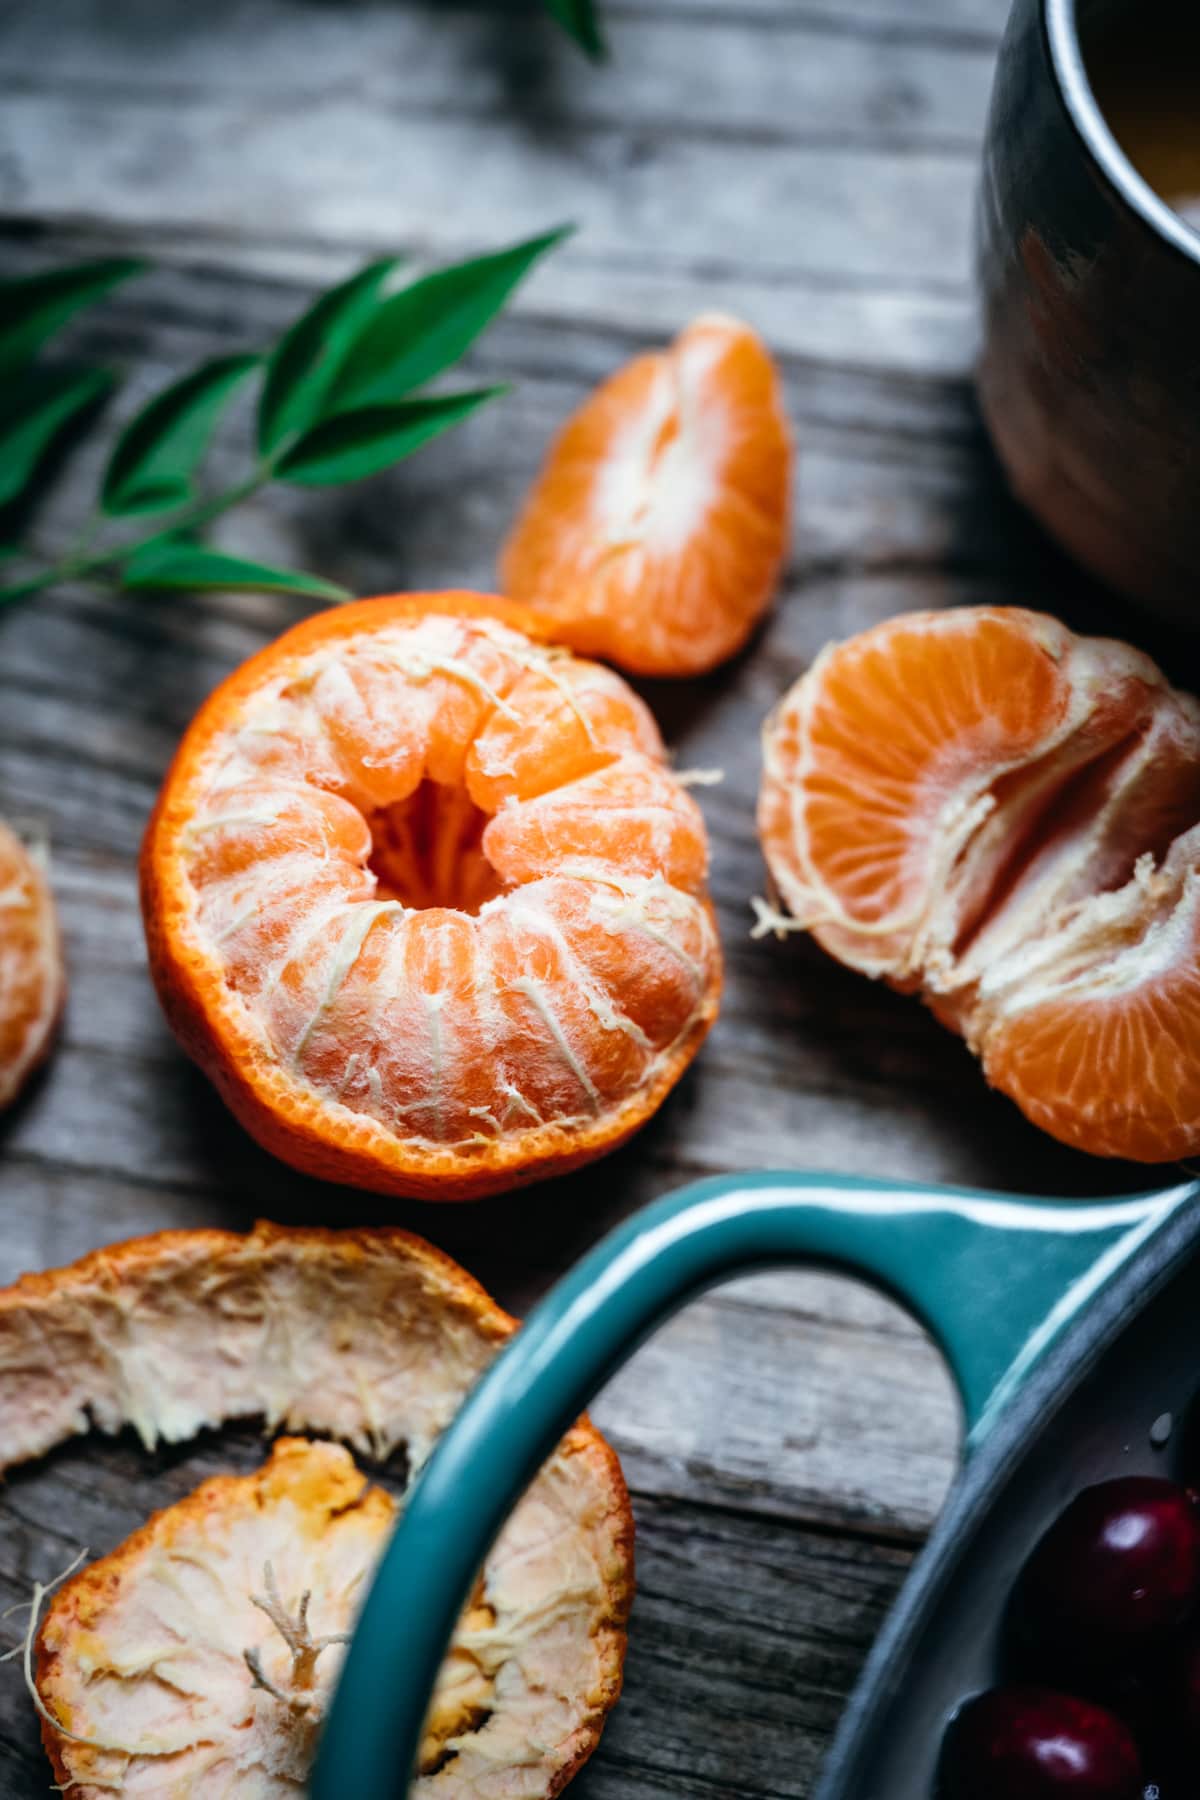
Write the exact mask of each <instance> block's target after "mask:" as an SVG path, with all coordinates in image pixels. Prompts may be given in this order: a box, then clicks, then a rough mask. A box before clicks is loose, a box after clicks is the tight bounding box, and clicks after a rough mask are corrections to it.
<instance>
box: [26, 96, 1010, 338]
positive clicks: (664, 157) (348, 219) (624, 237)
mask: <svg viewBox="0 0 1200 1800" xmlns="http://www.w3.org/2000/svg"><path fill="white" fill-rule="evenodd" d="M114 110H115V109H114ZM120 119H121V129H120V131H119V132H117V131H115V130H114V128H113V126H114V117H113V110H110V109H106V108H103V107H97V106H94V105H92V104H91V103H90V102H89V101H88V100H87V99H85V98H75V97H73V96H71V95H70V94H58V93H44V94H41V93H34V94H29V93H20V92H17V93H14V94H12V95H10V96H9V98H8V99H7V100H6V102H5V108H4V117H3V127H2V130H3V136H2V139H0V142H2V145H3V150H4V165H3V166H4V191H3V193H2V194H0V210H2V211H3V213H4V215H5V216H7V217H8V218H10V219H30V218H35V219H36V218H42V219H49V220H70V219H78V218H86V217H88V216H89V215H93V214H101V215H103V216H104V217H105V218H106V219H107V220H108V221H109V223H110V224H117V223H120V224H123V225H128V226H130V227H135V228H136V227H141V228H143V229H145V228H161V227H164V226H169V227H171V228H172V229H176V230H177V229H179V228H180V227H181V226H182V227H186V228H187V229H188V230H191V231H213V230H220V231H221V232H223V233H226V234H228V235H229V236H232V237H237V236H245V237H246V238H248V239H250V238H254V237H256V236H257V235H259V234H260V233H261V232H262V231H263V230H264V229H265V230H267V231H268V232H269V233H270V234H271V235H274V236H276V237H283V238H293V239H301V240H304V239H309V238H316V239H319V240H321V241H323V242H325V243H327V244H332V245H352V246H355V247H356V248H362V247H368V246H370V247H375V248H377V249H389V248H403V247H405V246H409V245H416V246H419V247H420V248H422V249H423V250H428V251H436V252H437V253H438V254H441V253H444V252H449V251H453V250H455V249H458V248H463V249H465V248H467V247H471V246H475V245H479V244H484V243H488V242H491V241H494V239H495V237H496V234H497V221H498V220H501V219H503V220H504V221H505V222H506V223H505V232H506V234H510V235H518V234H524V233H528V234H532V233H534V232H536V231H538V230H541V229H545V227H546V226H547V225H548V224H552V223H554V222H556V221H558V220H562V219H575V220H577V221H578V222H579V224H580V227H581V238H580V241H579V245H578V247H572V248H568V249H567V250H565V251H563V252H562V254H561V256H560V258H559V259H558V265H557V269H556V270H555V271H553V272H552V271H546V272H544V273H543V274H542V276H541V277H540V280H538V279H536V278H535V285H532V286H531V289H530V293H531V295H532V297H533V298H532V300H531V302H530V304H533V303H534V301H536V302H537V303H538V304H539V305H540V306H541V308H542V310H543V311H544V310H546V308H547V307H548V306H549V303H550V300H551V297H552V296H553V295H554V293H555V292H556V289H557V285H558V280H559V279H560V273H559V272H560V271H561V269H562V268H563V267H570V268H571V269H572V270H573V271H574V273H575V275H576V278H577V280H578V279H580V278H581V277H582V274H583V272H584V271H585V270H587V269H591V270H592V271H593V277H594V279H596V280H600V279H604V278H606V277H607V276H608V275H609V274H611V271H612V267H613V265H614V264H617V265H619V264H620V263H621V262H622V261H623V260H624V261H627V260H629V259H630V258H633V259H636V260H637V261H638V262H642V261H645V262H647V263H648V264H649V265H650V266H651V267H654V266H656V265H657V266H665V267H675V268H676V269H678V268H679V267H681V266H682V267H689V266H699V267H701V268H703V267H704V266H705V265H707V264H710V263H713V262H715V263H716V264H717V265H718V266H724V267H725V268H726V269H735V270H736V271H737V272H738V273H739V274H740V273H743V272H744V273H747V274H750V275H754V274H759V275H764V274H770V275H771V276H773V277H774V278H775V279H781V278H790V277H792V276H793V275H795V276H798V277H801V278H802V277H804V276H805V275H808V276H821V277H826V278H829V277H832V276H839V277H843V278H848V280H849V281H860V282H873V283H876V284H886V283H889V282H890V283H894V284H896V285H901V286H903V285H907V286H909V287H922V286H932V287H934V288H940V289H945V288H946V287H947V286H948V285H949V286H960V285H962V284H964V283H965V282H966V280H967V278H968V273H969V265H968V256H967V249H968V243H969V229H968V228H969V220H970V209H971V203H972V198H973V194H974V189H975V167H974V159H973V158H972V157H970V156H963V155H959V154H944V153H938V152H934V151H929V150H919V151H914V152H913V153H912V154H911V155H907V156H903V157H898V156H896V155H894V154H892V153H891V152H890V151H886V150H878V149H865V150H862V151H859V150H843V149H838V148H836V147H834V148H830V147H826V146H825V145H818V146H816V147H814V148H812V149H806V148H804V147H803V146H799V147H793V146H791V145H789V144H774V143H764V144H752V143H747V142H745V141H744V140H741V139H739V140H737V141H734V142H730V143H711V142H708V141H702V142H690V141H689V142H684V141H680V140H679V139H678V138H676V137H673V136H666V137H663V138H661V139H657V140H654V141H649V140H644V139H641V138H639V137H638V136H637V134H636V133H631V132H627V131H625V130H624V129H622V128H620V127H617V126H610V127H597V129H596V131H595V132H594V133H593V134H591V135H590V136H589V138H588V139H587V140H586V149H587V153H586V154H584V153H583V150H584V144H583V142H580V144H579V146H578V152H577V154H575V155H573V156H570V157H566V156H564V155H563V154H562V149H561V145H560V144H559V143H558V142H556V141H555V139H554V137H553V135H552V134H548V135H547V136H546V137H538V136H532V137H531V138H529V139H526V140H525V141H514V138H513V134H512V130H511V126H510V124H509V122H508V121H507V120H492V119H486V118H479V119H474V118H466V119H452V118H443V117H440V116H434V117H430V118H425V117H422V118H413V117H411V116H410V115H409V114H408V113H406V112H405V111H404V110H400V111H397V112H395V113H393V114H391V115H390V116H388V115H385V114H383V113H380V112H372V111H370V110H369V109H367V108H365V107H362V106H360V105H359V104H358V103H357V101H356V100H355V99H353V98H344V97H342V96H341V95H340V94H339V93H338V92H337V91H336V90H335V91H333V92H331V93H327V94H322V95H319V96H314V97H313V98H312V99H311V100H310V101H309V102H308V103H307V104H305V105H304V106H303V107H296V108H290V107H282V108H280V109H278V110H275V109H265V110H261V111H260V110H258V109H256V108H254V107H253V106H250V107H247V106H246V105H244V104H234V103H233V101H231V100H229V99H226V98H225V97H224V96H222V95H221V94H219V93H218V94H208V95H207V96H205V97H204V99H203V100H202V101H199V102H198V103H197V105H196V106H194V107H189V108H187V109H180V108H179V107H177V106H176V105H175V104H174V103H173V102H172V101H171V99H170V98H160V97H159V96H158V95H157V94H156V93H155V92H151V93H149V94H147V96H146V99H145V101H144V103H143V104H142V105H139V106H136V107H134V106H126V107H125V108H124V109H123V110H122V111H121V113H120ZM401 170H402V171H403V180H398V179H397V176H398V172H399V171H401ZM764 218H767V219H772V220H774V221H776V222H777V228H776V230H774V231H772V232H771V233H769V234H766V233H764V232H763V230H762V228H761V220H762V219H764ZM667 246H669V249H668V248H667Z"/></svg>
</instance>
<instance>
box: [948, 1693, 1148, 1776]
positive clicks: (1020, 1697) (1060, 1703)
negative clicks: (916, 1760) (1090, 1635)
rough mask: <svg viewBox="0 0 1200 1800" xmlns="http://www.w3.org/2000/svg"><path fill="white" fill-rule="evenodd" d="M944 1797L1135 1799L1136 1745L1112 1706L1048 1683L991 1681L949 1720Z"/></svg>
mask: <svg viewBox="0 0 1200 1800" xmlns="http://www.w3.org/2000/svg"><path fill="white" fill-rule="evenodd" d="M942 1781H943V1793H944V1795H945V1800H1143V1792H1144V1782H1143V1778H1142V1769H1141V1764H1140V1762H1139V1759H1138V1752H1137V1746H1136V1745H1135V1743H1134V1741H1133V1738H1132V1736H1131V1735H1130V1732H1129V1729H1128V1727H1127V1726H1125V1725H1123V1724H1122V1723H1121V1721H1120V1719H1118V1718H1117V1716H1116V1714H1115V1713H1110V1712H1105V1711H1104V1709H1103V1707H1100V1706H1093V1705H1092V1704H1091V1703H1090V1701H1087V1700H1076V1699H1073V1698H1072V1697H1071V1696H1070V1695H1069V1694H1056V1693H1055V1692H1054V1690H1053V1689H1052V1688H1036V1687H1025V1688H1020V1687H1012V1688H993V1689H992V1691H991V1692H990V1693H987V1694H981V1695H980V1696H979V1697H978V1699H975V1700H971V1701H969V1702H968V1704H967V1705H966V1706H964V1707H963V1709H962V1711H961V1712H960V1713H959V1714H958V1717H957V1718H956V1719H955V1720H954V1722H953V1724H952V1725H951V1727H950V1731H949V1734H948V1736H947V1739H946V1749H945V1755H944V1758H943V1763H942Z"/></svg>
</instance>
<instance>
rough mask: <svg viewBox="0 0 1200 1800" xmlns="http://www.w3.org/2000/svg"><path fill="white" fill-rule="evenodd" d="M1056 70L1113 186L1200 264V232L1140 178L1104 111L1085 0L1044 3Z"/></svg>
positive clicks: (1071, 111)
mask: <svg viewBox="0 0 1200 1800" xmlns="http://www.w3.org/2000/svg"><path fill="white" fill-rule="evenodd" d="M1041 11H1042V22H1043V26H1044V29H1045V34H1046V44H1047V48H1048V51H1049V57H1050V66H1051V69H1052V70H1053V73H1054V78H1055V80H1056V81H1057V83H1058V89H1059V93H1060V94H1061V96H1062V100H1063V105H1064V107H1065V108H1066V111H1067V115H1068V117H1069V118H1070V120H1071V122H1072V124H1073V125H1074V127H1075V129H1076V131H1077V132H1078V134H1079V136H1080V138H1081V139H1082V141H1083V144H1084V146H1085V148H1086V149H1087V151H1088V152H1089V154H1090V155H1091V157H1092V158H1093V160H1094V161H1095V162H1096V163H1097V164H1098V166H1099V168H1100V171H1101V173H1102V174H1103V175H1104V177H1105V178H1106V180H1107V181H1108V183H1109V185H1110V186H1111V187H1112V188H1113V189H1114V190H1115V191H1116V193H1117V194H1118V195H1119V197H1120V198H1121V199H1122V200H1123V201H1124V202H1125V203H1126V205H1127V206H1128V207H1129V208H1130V209H1131V210H1132V211H1133V212H1134V213H1135V214H1136V215H1137V216H1138V217H1139V218H1140V219H1141V220H1142V222H1143V223H1144V224H1145V225H1147V226H1148V227H1149V228H1150V230H1151V231H1153V232H1154V234H1155V236H1156V237H1158V238H1159V239H1160V240H1162V241H1163V242H1165V243H1166V244H1168V245H1169V246H1170V247H1171V248H1172V249H1173V250H1176V251H1178V252H1179V253H1180V254H1181V255H1183V256H1185V257H1186V258H1187V260H1188V261H1189V262H1190V263H1192V264H1200V231H1196V230H1194V229H1193V228H1192V226H1190V225H1189V224H1187V222H1186V221H1185V220H1184V219H1183V218H1181V217H1180V215H1179V214H1178V213H1177V212H1176V211H1175V210H1174V208H1173V207H1171V206H1169V205H1168V204H1167V202H1166V201H1165V200H1163V199H1160V197H1159V196H1158V194H1156V193H1155V191H1154V189H1153V188H1152V187H1151V186H1150V183H1149V182H1148V181H1146V180H1145V179H1144V177H1143V176H1141V175H1139V174H1138V171H1137V170H1136V169H1135V168H1134V166H1133V164H1132V163H1131V162H1130V160H1129V158H1128V157H1127V156H1126V154H1125V152H1124V150H1122V148H1121V146H1120V144H1119V143H1118V142H1117V139H1116V137H1115V136H1114V135H1113V132H1112V130H1111V128H1110V126H1109V124H1108V121H1107V119H1106V118H1105V117H1104V114H1103V112H1102V111H1101V109H1100V104H1099V102H1098V101H1097V99H1096V96H1095V93H1094V92H1093V90H1092V84H1091V81H1090V79H1089V77H1088V72H1087V64H1086V62H1085V60H1084V55H1083V49H1082V46H1081V44H1080V38H1079V0H1041Z"/></svg>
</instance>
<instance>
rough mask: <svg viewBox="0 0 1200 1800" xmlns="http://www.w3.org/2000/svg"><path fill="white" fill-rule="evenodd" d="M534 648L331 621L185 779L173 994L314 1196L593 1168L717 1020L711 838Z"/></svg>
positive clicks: (481, 612) (151, 857)
mask: <svg viewBox="0 0 1200 1800" xmlns="http://www.w3.org/2000/svg"><path fill="white" fill-rule="evenodd" d="M323 620H324V621H327V629H326V628H324V626H323ZM527 622H528V620H527V618H526V616H525V615H522V614H520V613H519V612H516V611H514V610H513V609H511V608H507V609H506V607H505V604H504V603H503V602H494V603H492V604H491V607H490V608H489V607H488V605H487V604H486V603H485V602H482V601H480V600H479V599H478V598H477V597H463V596H455V595H450V596H441V597H439V596H425V597H421V596H416V597H410V598H407V599H406V598H397V599H393V600H380V601H369V602H361V603H359V605H357V606H353V607H348V608H342V609H340V610H339V611H338V612H337V613H335V614H329V615H322V618H318V619H316V620H310V621H309V622H308V623H307V624H306V625H304V626H301V627H299V628H298V629H297V631H295V632H292V633H289V634H288V635H287V636H286V637H284V638H283V639H281V640H280V642H279V643H278V644H277V645H275V646H272V648H271V649H270V650H268V651H267V652H264V653H263V654H262V655H261V656H260V657H258V658H256V659H255V660H254V661H252V662H251V663H250V664H248V665H247V666H246V668H245V669H243V670H242V671H240V672H239V673H238V674H237V675H235V676H234V677H232V678H231V680H230V681H229V682H227V683H226V684H225V686H224V687H223V688H221V689H219V690H218V692H217V693H216V694H215V695H214V696H213V698H212V699H211V700H210V701H209V702H208V704H207V705H206V706H205V707H204V708H203V709H202V711H201V714H200V716H199V718H198V719H197V720H196V722H195V724H194V725H193V726H192V728H191V730H190V731H189V733H188V735H187V737H186V738H185V740H184V744H183V746H182V748H181V750H180V753H179V756H178V757H177V759H176V762H175V765H174V767H173V769H172V771H171V773H170V775H169V776H168V779H167V782H166V785H165V787H164V789H163V793H162V796H161V797H160V800H159V804H158V807H157V809H156V812H155V816H154V818H153V820H152V822H151V825H150V829H149V831H148V833H147V838H146V844H145V849H144V852H143V862H142V871H143V900H144V912H145V918H146V927H147V936H148V942H149V946H150V956H151V967H152V970H153V972H154V976H155V980H156V982H157V985H158V988H159V992H160V994H161V996H162V998H163V1002H164V1005H165V1007H166V1009H167V1012H168V1015H169V1016H170V1017H171V1019H172V1022H173V1023H174V1025H175V1027H176V1030H177V1032H178V1034H179V1036H180V1037H181V1039H182V1041H183V1043H184V1044H185V1046H186V1047H187V1048H188V1049H189V1050H190V1051H191V1052H192V1054H193V1055H195V1056H196V1058H197V1060H198V1061H200V1062H201V1064H202V1066H204V1067H205V1068H206V1069H207V1070H208V1071H209V1072H210V1073H211V1074H212V1076H213V1077H214V1079H215V1080H216V1081H217V1082H218V1085H220V1087H221V1088H222V1091H223V1092H224V1093H225V1095H226V1097H227V1098H228V1100H229V1102H230V1104H231V1106H232V1107H233V1109H234V1111H235V1112H236V1113H237V1114H238V1116H239V1117H240V1118H241V1119H242V1121H243V1123H244V1124H246V1125H247V1127H248V1128H249V1129H250V1130H251V1131H252V1132H253V1133H254V1134H255V1135H256V1136H257V1137H258V1138H259V1140H260V1141H261V1142H263V1143H264V1144H266V1145H267V1147H268V1148H271V1149H274V1150H276V1151H277V1152H278V1153H279V1154H281V1155H283V1156H284V1157H285V1158H287V1159H288V1160H290V1161H292V1162H294V1163H296V1164H297V1165H298V1166H300V1167H302V1168H305V1169H308V1170H311V1171H312V1172H314V1173H319V1174H325V1175H328V1176H330V1177H332V1178H334V1179H340V1180H345V1181H352V1182H356V1183H358V1184H360V1185H363V1186H368V1187H374V1188H377V1189H380V1190H382V1191H389V1192H401V1193H414V1194H424V1195H429V1196H432V1197H448V1198H459V1197H464V1196H469V1195H473V1194H479V1193H484V1192H489V1191H493V1190H495V1189H498V1188H502V1187H507V1186H512V1185H514V1184H515V1183H517V1182H519V1181H523V1180H528V1179H531V1178H533V1177H535V1176H538V1175H542V1174H546V1173H550V1172H551V1171H553V1170H556V1169H560V1168H565V1167H569V1166H570V1165H571V1164H572V1163H575V1162H579V1161H582V1160H584V1159H585V1158H587V1157H590V1156H594V1155H596V1154H598V1153H599V1152H600V1151H602V1150H605V1149H607V1148H610V1147H611V1146H612V1145H614V1144H616V1143H618V1142H620V1141H621V1140H622V1139H623V1138H624V1137H626V1136H628V1135H629V1133H630V1132H631V1131H633V1130H634V1129H635V1128H636V1127H637V1125H639V1124H640V1123H641V1122H642V1121H643V1120H644V1119H645V1118H646V1117H647V1116H649V1114H650V1113H651V1112H652V1111H653V1110H654V1109H655V1107H656V1106H657V1105H658V1104H659V1103H660V1101H661V1100H662V1098H663V1097H664V1095H665V1094H666V1093H667V1091H668V1090H669V1089H670V1087H671V1086H672V1085H673V1083H674V1082H675V1081H676V1080H677V1079H678V1077H679V1075H680V1074H681V1073H682V1071H683V1069H684V1068H685V1067H686V1065H687V1063H688V1062H689V1061H690V1060H691V1058H692V1056H693V1055H694V1054H695V1051H696V1049H697V1048H698V1047H699V1044H700V1041H701V1039H702V1038H703V1036H704V1034H705V1032H706V1031H707V1029H708V1026H709V1025H710V1023H711V1021H712V1018H713V1016H714V1014H715V1011H716V1005H717V997H718V990H719V983H720V961H719V950H718V946H717V941H716V936H715V932H714V929H713V925H712V920H711V913H710V909H709V906H708V902H707V898H706V896H705V892H704V878H705V868H706V862H707V846H706V841H705V835H704V828H703V823H702V820H701V817H700V814H699V812H698V810H697V808H696V807H695V805H694V803H693V801H692V800H691V799H690V797H689V796H688V795H687V794H686V793H685V792H684V791H683V789H682V788H681V787H680V785H679V783H678V782H677V781H676V780H675V778H674V777H673V776H672V775H671V773H670V771H669V769H668V768H667V765H666V762H665V757H664V752H663V748H662V744H661V741H660V739H659V737H658V734H657V731H656V729H655V727H654V723H653V720H652V719H651V717H650V714H649V713H648V711H647V710H646V708H645V707H644V705H643V704H642V702H641V701H640V700H638V699H637V697H636V696H635V695H634V694H633V693H632V692H631V691H630V690H629V688H627V687H626V685H625V684H624V682H623V681H622V680H621V679H620V677H619V676H616V675H614V674H613V673H612V672H611V671H609V670H607V669H603V668H600V667H599V666H597V665H595V664H590V663H586V662H581V661H579V660H578V659H576V658H575V657H573V656H571V655H570V654H568V653H565V652H562V651H560V650H557V649H555V648H553V647H552V646H548V645H546V644H544V643H543V642H541V641H539V638H538V637H537V635H535V636H533V637H530V636H529V635H527V634H526V633H525V632H524V631H522V630H520V629H519V626H520V625H521V624H523V623H527ZM533 629H534V632H535V634H536V633H537V632H538V629H539V628H538V627H537V626H536V624H535V625H534V627H533ZM597 943H598V944H599V945H600V950H599V952H597V950H596V945H597ZM610 952H615V953H610ZM651 992H652V993H653V994H654V996H655V1004H656V1006H657V1007H658V1014H657V1021H656V1024H655V1027H654V1030H653V1031H651V1032H647V1031H645V1030H643V1029H642V1027H641V1026H640V1025H638V1024H635V1022H634V1021H635V1018H636V1017H637V1016H639V1015H640V1014H642V1013H644V1012H645V1011H646V1005H645V998H644V996H645V994H647V993H651Z"/></svg>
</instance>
